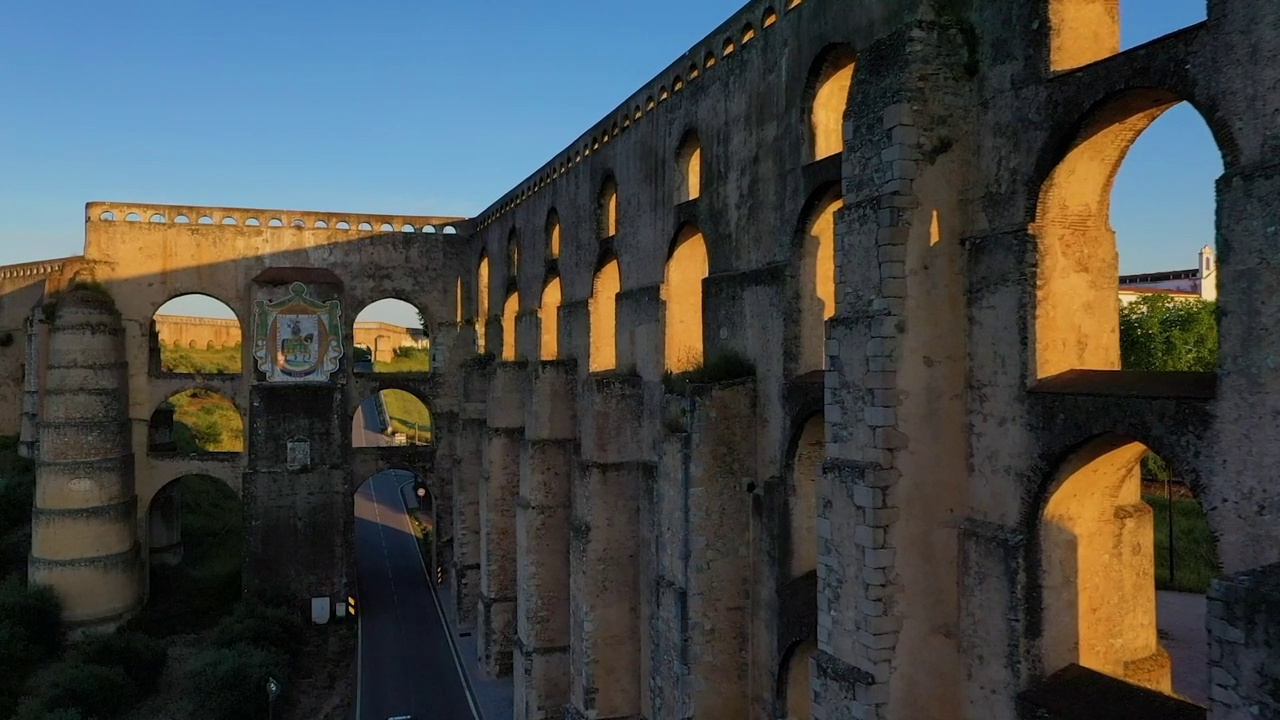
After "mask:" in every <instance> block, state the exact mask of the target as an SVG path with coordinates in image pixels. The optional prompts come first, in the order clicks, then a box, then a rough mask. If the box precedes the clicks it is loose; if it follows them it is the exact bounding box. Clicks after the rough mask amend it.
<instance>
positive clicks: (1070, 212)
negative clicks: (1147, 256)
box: [1028, 88, 1235, 380]
mask: <svg viewBox="0 0 1280 720" xmlns="http://www.w3.org/2000/svg"><path fill="white" fill-rule="evenodd" d="M1181 100H1182V97H1180V96H1179V95H1178V94H1176V93H1174V92H1172V91H1169V90H1164V89H1159V88H1141V89H1131V90H1126V91H1123V92H1120V93H1114V94H1110V95H1108V96H1106V97H1105V98H1104V99H1102V100H1100V101H1099V102H1098V103H1095V104H1094V105H1093V106H1092V107H1091V108H1090V109H1089V110H1088V111H1087V112H1086V113H1084V114H1083V116H1082V118H1081V119H1080V120H1079V121H1078V122H1076V123H1072V124H1071V125H1069V126H1068V127H1069V129H1068V130H1067V131H1066V132H1064V133H1062V134H1061V135H1057V136H1055V137H1054V138H1053V139H1052V140H1051V141H1050V142H1049V143H1048V145H1047V146H1046V151H1045V154H1044V155H1043V156H1042V158H1041V163H1040V167H1041V168H1047V169H1046V170H1044V171H1043V172H1042V173H1040V174H1038V176H1037V181H1036V184H1035V187H1036V188H1037V191H1036V192H1035V193H1034V194H1033V197H1035V199H1036V200H1035V201H1036V206H1035V209H1034V218H1035V219H1034V221H1033V222H1032V223H1031V226H1030V231H1031V235H1032V236H1033V237H1034V238H1035V240H1036V243H1037V245H1038V253H1037V256H1038V258H1039V264H1038V266H1037V268H1036V286H1035V300H1034V302H1033V303H1032V308H1033V312H1034V317H1033V319H1032V322H1031V323H1030V326H1031V335H1032V338H1033V341H1032V342H1031V343H1030V345H1031V353H1030V358H1029V359H1028V362H1029V368H1028V374H1029V377H1030V378H1032V380H1035V379H1040V378H1045V377H1049V376H1052V375H1056V374H1058V373H1061V372H1064V371H1066V370H1071V369H1077V368H1089V369H1101V370H1113V369H1118V368H1119V367H1120V333H1119V299H1118V277H1119V254H1118V250H1117V247H1116V238H1115V232H1114V230H1113V229H1112V227H1111V191H1112V188H1113V186H1114V183H1115V178H1116V174H1117V173H1118V172H1119V169H1120V166H1121V164H1122V163H1123V161H1124V158H1125V156H1126V155H1127V153H1128V151H1129V149H1130V148H1131V147H1132V146H1133V143H1134V142H1135V141H1136V140H1137V138H1138V137H1139V136H1140V135H1141V134H1142V133H1143V132H1144V131H1145V130H1146V129H1147V128H1148V127H1150V126H1151V124H1152V123H1153V122H1155V120H1156V119H1158V118H1159V117H1160V115H1162V114H1163V113H1164V112H1166V111H1167V110H1168V109H1170V108H1171V107H1173V106H1174V105H1176V104H1177V103H1178V102H1180V101H1181ZM1200 109H1201V108H1200V107H1197V110H1200ZM1201 117H1202V118H1209V121H1208V125H1209V129H1210V131H1211V132H1212V133H1213V136H1214V139H1215V142H1216V143H1217V145H1218V149H1219V151H1220V152H1222V155H1223V162H1224V166H1226V167H1227V168H1228V170H1229V169H1230V167H1231V164H1232V161H1233V160H1234V155H1233V153H1234V148H1235V145H1234V142H1233V141H1232V139H1231V137H1230V135H1229V133H1227V132H1226V128H1225V124H1224V123H1221V122H1215V121H1214V120H1213V119H1212V118H1213V117H1214V116H1213V115H1212V114H1210V115H1206V114H1205V113H1204V112H1201Z"/></svg>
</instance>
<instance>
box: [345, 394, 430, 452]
mask: <svg viewBox="0 0 1280 720" xmlns="http://www.w3.org/2000/svg"><path fill="white" fill-rule="evenodd" d="M431 442H432V423H431V410H430V409H429V408H428V407H427V405H426V403H424V402H422V401H421V400H419V399H418V398H417V397H416V396H414V395H413V394H412V393H409V392H405V391H404V390H379V391H378V392H376V393H374V394H372V395H370V396H369V397H367V398H365V399H364V400H363V401H362V402H361V403H360V405H359V407H357V408H356V411H355V413H354V414H353V415H352V417H351V447H353V448H378V447H399V446H405V445H430V444H431Z"/></svg>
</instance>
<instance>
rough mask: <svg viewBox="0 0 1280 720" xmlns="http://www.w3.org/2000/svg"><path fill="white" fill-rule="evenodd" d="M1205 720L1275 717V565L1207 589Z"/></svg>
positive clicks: (1278, 641)
mask: <svg viewBox="0 0 1280 720" xmlns="http://www.w3.org/2000/svg"><path fill="white" fill-rule="evenodd" d="M1208 631H1209V668H1210V669H1209V720H1236V718H1272V717H1280V564H1276V565H1269V566H1267V567H1262V568H1258V569H1256V570H1250V571H1248V572H1244V573H1240V574H1238V575H1234V576H1231V577H1228V578H1223V579H1219V580H1215V581H1214V582H1213V585H1212V587H1210V589H1209V609H1208Z"/></svg>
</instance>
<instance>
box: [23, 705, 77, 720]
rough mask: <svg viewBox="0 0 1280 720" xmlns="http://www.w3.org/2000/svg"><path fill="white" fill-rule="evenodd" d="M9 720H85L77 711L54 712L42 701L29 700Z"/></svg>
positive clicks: (63, 710)
mask: <svg viewBox="0 0 1280 720" xmlns="http://www.w3.org/2000/svg"><path fill="white" fill-rule="evenodd" d="M9 720H84V716H83V715H81V714H80V713H79V712H78V711H76V710H67V709H61V710H53V709H50V708H49V706H48V705H45V704H44V701H42V700H28V701H27V702H24V703H22V705H21V706H19V707H18V709H17V710H16V711H15V712H14V713H13V717H12V718H10V719H9Z"/></svg>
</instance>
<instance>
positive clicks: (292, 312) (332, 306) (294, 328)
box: [253, 283, 342, 383]
mask: <svg viewBox="0 0 1280 720" xmlns="http://www.w3.org/2000/svg"><path fill="white" fill-rule="evenodd" d="M341 320H342V305H341V303H339V302H338V301H337V300H330V301H329V302H327V303H325V302H320V301H319V300H315V299H314V298H311V297H310V296H308V295H307V286H306V285H303V284H302V283H294V284H292V285H290V286H289V295H288V296H286V297H284V298H282V299H280V300H277V301H275V302H270V303H269V302H266V301H265V300H259V301H257V302H255V303H254V304H253V357H254V358H256V359H257V361H258V370H260V371H262V372H263V373H264V374H266V376H267V382H277V383H287V382H328V380H329V376H330V375H332V374H333V373H334V372H337V370H338V363H339V361H340V360H341V359H342V322H341Z"/></svg>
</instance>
